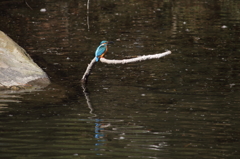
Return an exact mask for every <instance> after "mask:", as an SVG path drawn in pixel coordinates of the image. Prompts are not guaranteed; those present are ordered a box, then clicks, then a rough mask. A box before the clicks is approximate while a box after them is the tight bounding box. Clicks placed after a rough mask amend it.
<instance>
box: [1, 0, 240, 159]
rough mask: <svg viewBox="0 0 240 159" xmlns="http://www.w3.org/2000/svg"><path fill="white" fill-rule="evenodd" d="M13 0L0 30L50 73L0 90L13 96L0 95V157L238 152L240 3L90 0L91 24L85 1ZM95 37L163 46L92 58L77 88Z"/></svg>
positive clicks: (132, 47) (124, 44)
mask: <svg viewBox="0 0 240 159" xmlns="http://www.w3.org/2000/svg"><path fill="white" fill-rule="evenodd" d="M13 2H14V1H11V5H3V3H2V2H1V3H0V5H3V6H4V7H2V9H1V11H0V13H2V14H0V16H1V18H0V21H1V24H2V25H1V29H2V30H3V31H5V32H7V33H8V34H9V35H10V37H12V38H13V39H14V40H15V41H17V42H18V43H19V44H20V45H21V46H23V48H25V49H26V50H27V52H28V53H29V54H30V55H31V56H32V58H33V59H34V61H35V62H36V63H38V64H39V65H40V66H41V67H42V68H43V69H44V71H46V72H47V73H48V74H49V76H50V78H51V81H52V82H53V83H52V85H50V86H49V87H47V88H46V89H44V91H40V92H32V93H25V94H21V95H19V94H15V96H16V98H15V97H14V96H12V95H10V96H11V97H10V96H6V97H3V98H5V99H6V98H7V99H10V101H11V100H16V101H21V102H19V103H15V102H4V101H3V103H1V104H2V109H1V111H2V112H1V114H0V119H1V120H0V121H1V122H0V123H1V127H0V136H1V144H0V146H1V149H0V152H1V153H0V157H1V158H8V157H9V158H10V157H16V156H17V157H25V158H26V156H29V157H28V158H71V157H78V158H128V157H129V158H130V157H132V158H140V157H142V158H238V154H239V150H238V149H239V143H238V141H239V132H240V130H239V127H238V126H237V125H239V121H240V120H239V113H240V110H239V103H240V100H239V95H240V94H239V68H240V63H239V58H240V56H239V48H240V46H239V25H238V24H239V23H240V22H239V19H240V18H239V17H240V16H239V13H240V12H239V7H238V6H239V1H237V0H232V1H206V2H204V3H203V2H202V1H200V0H196V1H190V0H180V1H171V0H169V1H167V0H165V1H161V0H158V1H155V0H152V1H151V0H150V1H141V0H139V1H137V2H136V1H126V0H121V1H114V0H113V1H107V0H103V1H90V7H89V28H90V29H89V30H90V31H88V24H87V23H88V22H87V6H86V4H87V1H81V0H70V1H60V0H45V1H27V2H28V4H29V5H30V6H31V7H32V8H33V11H32V10H31V9H29V7H27V6H26V5H25V4H24V6H18V5H15V6H14V4H13ZM8 3H10V1H8ZM19 3H20V2H19ZM19 3H18V4H19ZM43 8H45V9H46V12H40V10H41V9H43ZM22 26H24V27H22ZM103 39H104V40H113V41H116V44H115V45H114V46H111V48H110V49H109V50H110V52H109V54H107V58H109V59H112V58H115V59H122V58H125V57H132V56H138V55H143V54H154V53H158V52H162V51H163V50H165V49H169V50H171V51H172V55H171V56H169V57H166V58H164V59H160V60H153V61H146V62H142V63H133V64H130V65H119V66H109V65H105V64H101V63H98V64H97V66H96V67H95V68H94V69H93V72H92V75H91V76H90V78H89V82H88V89H89V91H86V92H85V93H87V95H88V96H86V95H84V93H83V92H82V88H81V85H80V83H79V81H80V78H81V77H82V74H83V72H84V71H85V69H86V66H87V64H88V63H89V62H90V60H91V59H92V58H93V56H94V55H93V54H94V51H95V49H96V46H97V45H98V44H99V42H100V41H102V40H103ZM19 96H20V97H21V98H18V97H19ZM12 97H13V98H14V99H13V98H12ZM86 102H87V103H88V104H86ZM6 104H7V105H8V106H6Z"/></svg>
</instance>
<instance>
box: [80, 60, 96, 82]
mask: <svg viewBox="0 0 240 159" xmlns="http://www.w3.org/2000/svg"><path fill="white" fill-rule="evenodd" d="M95 63H96V59H95V57H94V58H93V59H92V61H91V63H90V64H88V67H87V69H86V71H85V73H84V75H83V77H82V79H81V82H82V83H86V81H87V78H88V76H89V74H90V72H91V69H92V67H93V65H94V64H95Z"/></svg>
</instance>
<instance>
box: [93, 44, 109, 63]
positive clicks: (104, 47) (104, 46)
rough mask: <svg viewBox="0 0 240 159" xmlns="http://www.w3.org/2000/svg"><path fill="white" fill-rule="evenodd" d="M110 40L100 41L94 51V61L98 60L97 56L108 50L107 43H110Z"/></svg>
mask: <svg viewBox="0 0 240 159" xmlns="http://www.w3.org/2000/svg"><path fill="white" fill-rule="evenodd" d="M112 43H113V42H112V41H102V42H100V45H99V46H98V48H97V50H96V51H95V57H96V62H98V61H99V58H102V57H103V56H104V55H105V54H106V53H107V51H108V44H112Z"/></svg>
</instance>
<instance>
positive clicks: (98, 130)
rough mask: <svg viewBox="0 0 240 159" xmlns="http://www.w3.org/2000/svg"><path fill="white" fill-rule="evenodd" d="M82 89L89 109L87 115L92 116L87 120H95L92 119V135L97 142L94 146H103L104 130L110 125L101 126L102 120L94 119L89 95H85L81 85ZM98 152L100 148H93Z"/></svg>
mask: <svg viewBox="0 0 240 159" xmlns="http://www.w3.org/2000/svg"><path fill="white" fill-rule="evenodd" d="M82 88H83V93H84V96H85V98H86V102H87V105H88V108H89V109H90V111H89V113H90V114H91V115H92V116H91V117H89V118H95V119H93V121H95V128H94V130H95V135H94V138H95V139H97V142H96V143H95V146H103V145H105V142H106V141H107V140H106V139H105V138H104V137H105V134H104V128H106V127H109V126H110V124H102V122H103V119H98V118H96V117H97V114H95V113H93V111H94V109H93V107H92V105H91V102H90V99H89V94H88V93H87V90H86V85H85V84H82ZM99 150H100V148H98V147H96V148H95V151H99ZM97 155H99V154H97Z"/></svg>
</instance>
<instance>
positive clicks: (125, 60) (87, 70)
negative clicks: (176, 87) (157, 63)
mask: <svg viewBox="0 0 240 159" xmlns="http://www.w3.org/2000/svg"><path fill="white" fill-rule="evenodd" d="M169 54H171V51H166V52H164V53H159V54H154V55H143V56H139V57H136V58H131V59H123V60H108V59H105V58H100V61H101V62H103V63H107V64H125V63H131V62H137V61H143V60H149V59H158V58H161V57H164V56H166V55H169ZM95 63H96V59H95V57H94V58H93V59H92V61H91V63H90V64H89V65H88V67H87V69H86V71H85V73H84V75H83V77H82V79H81V82H82V83H86V81H87V78H88V76H89V74H90V72H91V69H92V67H93V65H94V64H95Z"/></svg>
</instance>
